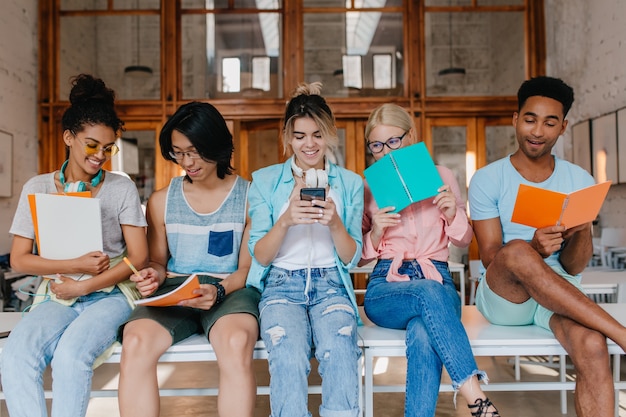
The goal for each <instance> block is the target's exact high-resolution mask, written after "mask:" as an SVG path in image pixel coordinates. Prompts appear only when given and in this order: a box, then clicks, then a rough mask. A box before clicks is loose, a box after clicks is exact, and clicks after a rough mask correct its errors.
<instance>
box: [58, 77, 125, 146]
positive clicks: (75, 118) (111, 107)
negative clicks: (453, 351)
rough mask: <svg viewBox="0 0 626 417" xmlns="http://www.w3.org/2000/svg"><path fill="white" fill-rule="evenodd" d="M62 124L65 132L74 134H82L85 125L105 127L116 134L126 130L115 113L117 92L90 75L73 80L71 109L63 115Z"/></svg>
mask: <svg viewBox="0 0 626 417" xmlns="http://www.w3.org/2000/svg"><path fill="white" fill-rule="evenodd" d="M61 124H62V126H63V130H69V131H71V132H72V133H73V134H76V133H78V132H81V131H82V130H83V129H84V128H85V125H104V126H107V127H110V128H111V129H113V131H114V132H115V133H116V134H117V133H118V132H120V131H122V130H123V129H124V122H123V121H122V120H120V118H119V117H118V116H117V112H116V111H115V92H114V91H113V90H111V89H110V88H108V87H107V86H106V84H105V83H104V81H102V80H101V79H100V78H94V77H93V76H92V75H89V74H79V75H77V76H76V77H74V78H73V79H72V90H71V91H70V107H69V108H68V109H67V110H65V113H63V117H62V119H61Z"/></svg>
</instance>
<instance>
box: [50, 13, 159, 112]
mask: <svg viewBox="0 0 626 417" xmlns="http://www.w3.org/2000/svg"><path fill="white" fill-rule="evenodd" d="M159 21H160V18H159V16H158V15H143V16H139V15H136V16H123V15H115V16H62V17H61V29H60V39H61V46H60V48H59V53H60V57H59V86H60V93H59V98H60V99H61V100H67V99H68V96H69V91H70V88H71V86H70V83H69V80H70V79H71V77H73V76H75V75H77V74H80V73H89V74H92V75H94V76H96V77H99V78H102V79H103V80H105V81H106V83H107V86H109V87H111V88H112V89H113V90H115V93H116V97H117V98H118V99H122V100H130V99H158V98H160V96H161V90H160V88H161V79H160V77H161V74H160V48H161V44H160V39H161V37H160V32H159V31H160V23H159Z"/></svg>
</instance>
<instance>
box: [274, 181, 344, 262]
mask: <svg viewBox="0 0 626 417" xmlns="http://www.w3.org/2000/svg"><path fill="white" fill-rule="evenodd" d="M329 196H330V198H332V200H333V202H334V203H335V206H336V210H337V213H341V211H342V205H341V204H342V203H341V200H340V197H339V195H337V193H335V192H334V191H333V189H332V188H331V190H330V192H329ZM288 206H289V202H288V201H287V202H286V203H285V205H284V206H283V207H282V208H281V210H280V214H281V215H282V214H283V213H284V212H285V211H286V210H287V207H288ZM272 265H274V266H277V267H279V268H283V269H287V270H289V271H294V270H296V269H304V268H307V267H311V268H333V267H335V266H337V264H336V262H335V244H334V243H333V239H332V237H331V236H330V230H328V226H324V225H321V224H319V223H315V224H298V225H295V226H292V227H290V228H289V230H288V231H287V235H286V236H285V239H284V240H283V243H282V245H281V247H280V249H279V251H278V254H277V255H276V257H275V258H274V260H273V261H272Z"/></svg>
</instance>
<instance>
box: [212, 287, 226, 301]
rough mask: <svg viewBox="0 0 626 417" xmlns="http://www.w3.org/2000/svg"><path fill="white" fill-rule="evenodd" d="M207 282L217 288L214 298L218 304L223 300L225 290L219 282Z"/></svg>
mask: <svg viewBox="0 0 626 417" xmlns="http://www.w3.org/2000/svg"><path fill="white" fill-rule="evenodd" d="M209 284H211V285H213V286H214V287H215V288H216V289H217V297H216V298H215V304H219V303H221V302H222V301H224V298H226V290H225V289H224V287H223V286H222V284H220V283H219V282H209Z"/></svg>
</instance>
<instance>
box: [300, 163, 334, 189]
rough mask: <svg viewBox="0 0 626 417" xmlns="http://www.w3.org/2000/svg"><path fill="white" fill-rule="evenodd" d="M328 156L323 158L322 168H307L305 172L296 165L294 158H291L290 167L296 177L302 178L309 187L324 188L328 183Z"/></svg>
mask: <svg viewBox="0 0 626 417" xmlns="http://www.w3.org/2000/svg"><path fill="white" fill-rule="evenodd" d="M328 166H329V165H328V158H325V160H324V169H315V168H309V169H307V170H306V172H303V171H302V168H300V167H299V166H298V165H296V158H295V157H292V158H291V169H292V171H293V173H294V175H295V176H296V177H299V178H303V177H304V182H305V184H306V186H307V187H309V188H316V187H319V188H324V187H326V186H327V185H328V174H327V171H328Z"/></svg>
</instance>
